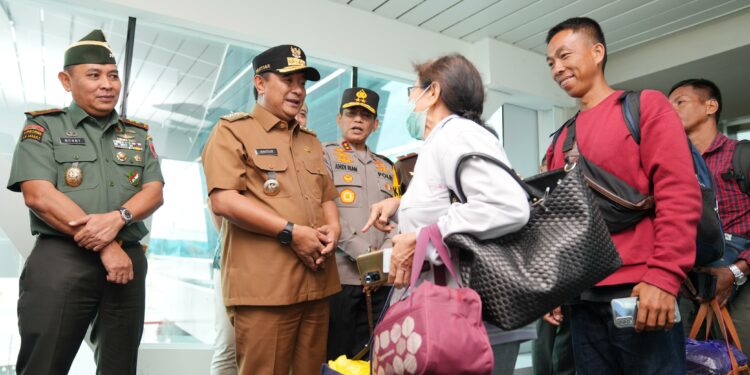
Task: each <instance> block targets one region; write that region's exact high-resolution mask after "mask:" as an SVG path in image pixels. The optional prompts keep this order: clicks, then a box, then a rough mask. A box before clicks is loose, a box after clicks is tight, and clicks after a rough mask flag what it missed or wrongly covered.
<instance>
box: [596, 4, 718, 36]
mask: <svg viewBox="0 0 750 375" xmlns="http://www.w3.org/2000/svg"><path fill="white" fill-rule="evenodd" d="M703 9H704V3H703V1H701V0H695V1H691V2H684V3H682V4H679V5H675V6H674V7H671V8H669V9H665V10H662V11H660V12H652V13H649V14H648V15H647V16H644V17H641V18H639V19H638V20H637V21H635V22H630V23H628V24H627V25H625V26H622V27H619V28H617V29H614V30H612V29H608V31H607V37H609V38H611V39H612V41H613V42H616V41H619V40H621V39H624V38H629V37H631V36H633V35H636V34H639V33H641V32H643V31H646V30H650V29H652V28H654V27H658V26H661V25H664V24H666V23H669V22H671V21H673V20H679V19H682V18H684V17H687V16H689V15H691V14H695V13H699V12H701V11H702V10H703Z"/></svg>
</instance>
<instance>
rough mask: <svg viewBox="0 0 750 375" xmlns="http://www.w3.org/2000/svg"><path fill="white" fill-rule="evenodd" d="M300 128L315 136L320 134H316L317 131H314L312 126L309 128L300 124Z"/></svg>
mask: <svg viewBox="0 0 750 375" xmlns="http://www.w3.org/2000/svg"><path fill="white" fill-rule="evenodd" d="M299 130H300V131H303V132H305V133H307V134H311V135H312V136H313V137H317V136H318V135H317V134H316V133H315V132H314V131H313V130H312V129H310V128H308V127H303V126H300V127H299Z"/></svg>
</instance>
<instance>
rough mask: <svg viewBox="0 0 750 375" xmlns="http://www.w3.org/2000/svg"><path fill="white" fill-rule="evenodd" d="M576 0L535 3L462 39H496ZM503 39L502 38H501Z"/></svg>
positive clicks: (471, 40)
mask: <svg viewBox="0 0 750 375" xmlns="http://www.w3.org/2000/svg"><path fill="white" fill-rule="evenodd" d="M573 1H574V0H542V1H538V2H536V3H533V4H531V5H529V6H526V7H523V8H521V9H519V10H518V11H516V12H514V13H513V14H512V15H511V16H508V17H504V18H502V19H500V20H498V21H495V22H493V23H492V24H489V25H487V26H485V27H482V28H481V29H480V30H477V31H476V32H473V33H471V34H468V35H465V36H463V37H462V39H464V40H468V41H470V42H475V41H477V40H479V39H482V38H484V37H494V36H497V35H500V34H502V33H505V32H508V31H510V30H513V29H515V28H517V27H520V26H522V25H525V24H526V23H528V22H530V21H532V20H535V19H537V18H539V17H541V16H542V15H545V14H548V13H553V12H556V11H557V10H558V9H560V8H562V7H564V6H565V5H567V4H570V3H572V2H573ZM501 39H502V38H501Z"/></svg>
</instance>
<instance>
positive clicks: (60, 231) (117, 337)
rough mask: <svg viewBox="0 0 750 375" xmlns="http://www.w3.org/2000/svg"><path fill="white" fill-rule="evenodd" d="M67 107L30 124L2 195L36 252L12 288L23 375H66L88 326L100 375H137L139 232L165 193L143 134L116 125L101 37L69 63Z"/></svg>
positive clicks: (141, 292)
mask: <svg viewBox="0 0 750 375" xmlns="http://www.w3.org/2000/svg"><path fill="white" fill-rule="evenodd" d="M64 67H65V68H64V70H63V71H62V72H60V73H59V74H58V78H59V79H60V82H61V83H62V85H63V87H64V88H65V90H66V91H68V92H71V94H72V96H73V102H72V103H71V104H70V106H69V107H67V108H63V109H50V110H44V111H37V112H29V113H27V114H26V115H27V120H26V125H25V126H24V127H23V130H22V132H21V138H20V140H19V142H18V145H17V146H16V150H15V154H14V156H13V164H12V167H11V172H10V180H9V181H8V186H7V187H8V189H10V190H12V191H16V192H19V191H20V192H22V193H23V197H24V201H25V202H26V205H27V206H28V207H29V209H30V210H31V214H30V217H31V232H32V234H34V235H36V236H37V239H36V244H35V245H34V248H33V250H32V252H31V255H29V258H28V259H27V260H26V264H25V266H24V269H23V273H22V274H21V278H20V281H19V284H20V285H19V298H18V328H19V331H20V335H21V348H20V351H19V354H18V361H17V364H16V371H17V372H18V374H65V373H67V372H68V371H69V369H70V366H71V364H72V362H73V359H74V358H75V355H76V353H77V352H78V348H79V347H80V345H81V341H82V340H83V337H84V335H85V334H86V330H87V328H88V327H89V324H92V330H91V341H92V343H93V344H94V346H95V350H94V355H95V358H96V362H97V367H98V370H97V373H98V374H135V372H136V364H137V358H138V345H139V344H140V341H141V334H142V332H143V317H144V309H145V279H146V269H147V264H146V258H145V254H144V248H143V247H142V246H141V244H140V240H141V239H142V238H143V237H144V236H145V235H146V234H147V233H148V230H147V229H146V226H145V225H144V224H143V220H144V219H146V218H147V217H148V216H149V215H151V214H152V213H153V212H154V211H155V210H156V209H157V208H158V207H159V206H160V205H161V204H162V188H163V185H164V181H163V178H162V175H161V171H160V168H159V162H158V159H157V155H156V152H155V150H154V146H153V143H152V142H153V141H152V140H151V137H150V136H149V135H148V134H147V131H148V126H146V125H145V124H142V123H138V122H134V121H130V120H126V119H123V118H120V117H119V116H118V114H117V111H115V109H114V108H115V105H116V103H117V100H118V98H119V96H120V88H121V82H120V78H119V76H118V71H117V66H116V65H115V59H114V56H113V54H112V50H111V48H110V47H109V44H107V42H106V39H105V38H104V34H102V32H101V31H100V30H94V31H92V32H91V33H90V34H88V35H87V36H85V37H84V38H83V39H81V40H80V41H78V42H76V43H73V44H72V45H70V46H69V47H68V49H67V50H66V51H65V64H64Z"/></svg>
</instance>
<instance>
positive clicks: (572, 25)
mask: <svg viewBox="0 0 750 375" xmlns="http://www.w3.org/2000/svg"><path fill="white" fill-rule="evenodd" d="M565 30H573V31H574V32H585V33H586V34H588V35H589V36H590V37H591V38H592V39H593V40H594V41H596V43H601V44H602V45H603V46H604V59H603V60H602V72H603V71H604V67H605V66H606V65H607V42H605V41H604V32H602V27H601V26H599V23H598V22H596V21H594V20H593V19H591V18H588V17H573V18H568V19H567V20H565V21H562V22H560V23H558V24H557V25H555V26H554V27H553V28H551V29H549V31H548V32H547V39H546V42H547V44H549V41H550V40H552V38H553V37H554V36H555V35H557V34H558V33H559V32H561V31H565Z"/></svg>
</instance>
